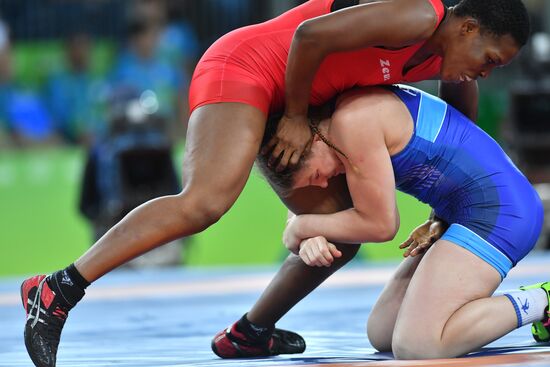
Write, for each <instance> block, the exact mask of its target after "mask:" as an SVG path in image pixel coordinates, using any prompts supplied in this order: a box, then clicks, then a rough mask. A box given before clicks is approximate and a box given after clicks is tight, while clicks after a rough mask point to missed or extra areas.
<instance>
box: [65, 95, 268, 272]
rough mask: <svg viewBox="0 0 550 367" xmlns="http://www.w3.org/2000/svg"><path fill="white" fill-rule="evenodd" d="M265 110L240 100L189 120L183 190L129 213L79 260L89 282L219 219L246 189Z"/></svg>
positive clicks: (200, 110)
mask: <svg viewBox="0 0 550 367" xmlns="http://www.w3.org/2000/svg"><path fill="white" fill-rule="evenodd" d="M265 119H266V117H265V116H264V114H263V113H262V112H261V111H260V110H258V109H256V108H254V107H251V106H248V105H245V104H240V103H219V104H211V105H206V106H203V107H200V108H198V109H196V110H195V111H194V112H193V113H192V115H191V117H190V119H189V130H188V133H187V141H186V147H185V156H184V161H183V190H182V192H181V193H180V194H179V195H173V196H165V197H161V198H158V199H154V200H151V201H149V202H147V203H145V204H143V205H141V206H139V207H138V208H136V209H134V210H133V211H132V212H130V213H129V214H128V215H127V216H126V217H125V218H124V219H123V220H122V221H120V222H119V223H118V224H116V225H115V226H114V227H113V228H112V229H111V230H110V231H108V232H107V233H106V234H105V235H104V236H103V237H102V238H101V239H99V240H98V241H97V242H96V244H95V245H94V246H92V247H91V248H90V249H89V250H88V251H87V252H86V253H85V254H84V255H83V256H82V257H81V258H79V259H78V260H77V262H76V263H75V265H76V267H77V269H78V270H79V271H80V273H81V274H82V275H83V276H84V278H86V279H87V280H88V281H90V282H91V281H94V280H96V279H97V278H99V277H100V276H102V275H103V274H105V273H107V272H108V271H110V270H112V269H113V268H115V267H117V266H119V265H121V264H123V263H124V262H126V261H128V260H131V259H132V258H134V257H136V256H139V255H141V254H143V253H145V252H147V251H149V250H151V249H153V248H155V247H158V246H160V245H162V244H164V243H166V242H169V241H172V240H174V239H176V238H180V237H183V236H189V235H192V234H195V233H197V232H200V231H202V230H204V229H206V228H207V227H209V226H210V225H211V224H213V223H215V222H216V221H217V220H218V219H219V218H220V217H221V216H222V215H223V214H224V213H225V212H226V211H227V210H228V209H229V208H230V207H231V206H232V205H233V203H234V202H235V200H236V199H237V197H238V196H239V194H240V192H241V191H242V189H243V187H244V185H245V183H246V180H247V179H248V176H249V173H250V170H251V168H252V165H253V163H254V159H255V157H256V155H257V153H258V150H259V146H260V142H261V139H262V136H263V132H264V127H265Z"/></svg>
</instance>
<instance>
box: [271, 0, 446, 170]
mask: <svg viewBox="0 0 550 367" xmlns="http://www.w3.org/2000/svg"><path fill="white" fill-rule="evenodd" d="M437 21H438V17H437V14H436V12H435V10H434V9H433V7H432V5H431V4H430V2H429V1H428V0H386V1H377V2H372V3H368V4H362V5H357V6H352V7H349V8H346V9H342V10H340V11H336V12H334V13H331V14H327V15H324V16H320V17H317V18H312V19H309V20H307V21H305V22H303V23H302V24H301V25H300V26H299V27H298V29H297V30H296V32H295V34H294V38H293V40H292V44H291V47H290V51H289V56H288V62H287V69H286V74H285V85H286V87H285V88H286V105H285V113H284V116H283V118H282V119H281V122H280V123H279V127H278V132H277V134H276V136H275V137H273V138H272V139H271V141H270V142H269V144H268V147H267V149H266V150H264V153H267V151H271V149H272V148H274V149H273V151H271V157H272V160H273V161H276V160H280V163H279V166H280V169H283V168H285V167H286V166H287V164H288V163H289V162H290V164H295V163H297V162H298V159H299V158H300V156H301V154H302V152H303V151H304V149H306V144H307V138H308V137H309V136H310V135H309V130H308V128H307V111H308V105H309V96H310V91H311V86H312V83H313V80H314V78H315V74H316V73H317V70H318V69H319V66H320V65H321V63H322V62H323V60H324V59H325V57H326V56H327V55H329V54H331V53H333V52H342V51H351V50H357V49H361V48H365V47H371V46H382V47H388V48H400V47H405V46H410V45H412V44H415V43H417V42H420V41H423V40H425V39H427V38H429V37H430V36H431V35H432V34H433V33H434V31H435V29H436V26H437ZM298 137H300V138H298ZM279 140H280V141H281V142H279ZM298 140H300V141H298ZM300 145H301V146H300ZM280 157H282V158H280Z"/></svg>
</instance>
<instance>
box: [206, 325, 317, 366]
mask: <svg viewBox="0 0 550 367" xmlns="http://www.w3.org/2000/svg"><path fill="white" fill-rule="evenodd" d="M237 323H238V322H236V323H234V324H233V325H232V326H231V327H228V328H227V329H224V330H222V331H220V332H219V333H218V334H216V336H215V337H214V339H213V340H212V351H213V352H214V353H215V354H216V355H217V356H218V357H220V358H224V359H227V358H251V357H270V356H276V355H279V354H296V353H303V352H304V351H305V350H306V342H305V340H304V338H302V337H301V336H300V335H298V334H296V333H293V332H292V331H288V330H282V329H274V330H273V334H272V335H271V337H270V338H269V339H268V340H267V341H266V342H261V343H258V342H255V341H253V340H251V339H250V338H249V337H247V336H246V335H245V334H244V333H242V332H241V331H239V329H238V327H237Z"/></svg>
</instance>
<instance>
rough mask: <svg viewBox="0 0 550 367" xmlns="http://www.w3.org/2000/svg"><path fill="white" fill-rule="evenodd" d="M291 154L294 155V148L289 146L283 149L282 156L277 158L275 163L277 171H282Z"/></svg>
mask: <svg viewBox="0 0 550 367" xmlns="http://www.w3.org/2000/svg"><path fill="white" fill-rule="evenodd" d="M293 155H295V154H294V150H292V149H290V148H287V149H285V150H283V156H282V158H281V159H280V160H279V164H278V165H277V168H276V169H275V170H276V171H277V172H281V171H284V170H285V168H286V167H287V166H288V163H289V161H290V159H291V158H292V156H293Z"/></svg>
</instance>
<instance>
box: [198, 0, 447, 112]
mask: <svg viewBox="0 0 550 367" xmlns="http://www.w3.org/2000/svg"><path fill="white" fill-rule="evenodd" d="M333 1H334V0H309V1H308V2H306V3H304V4H302V5H300V6H298V7H295V8H293V9H291V10H289V11H287V12H286V13H284V14H282V15H280V16H278V17H277V18H274V19H271V20H269V21H267V22H264V23H260V24H255V25H251V26H248V27H244V28H239V29H236V30H234V31H232V32H230V33H228V34H226V35H224V36H223V37H221V38H220V39H218V40H217V41H216V42H214V44H213V45H212V46H210V48H209V49H208V50H207V51H206V52H205V54H204V55H203V56H202V58H201V59H200V61H199V63H198V64H197V67H196V68H195V72H194V73H193V78H192V80H191V87H190V90H189V107H190V111H193V110H194V109H195V108H197V107H200V106H204V105H206V104H210V103H218V102H241V103H246V104H249V105H252V106H255V107H257V108H259V109H260V110H261V111H263V112H264V113H265V114H269V113H271V112H276V111H280V110H282V109H283V107H284V102H285V70H286V64H287V58H288V52H289V49H290V44H291V42H292V37H293V36H294V32H295V31H296V28H297V27H298V25H300V23H302V22H303V21H304V20H307V19H311V18H314V17H318V16H321V15H324V14H328V13H330V8H331V5H332V3H333ZM429 1H430V3H431V4H432V6H433V7H434V9H435V12H436V14H437V16H438V22H437V25H438V26H439V23H440V22H441V20H442V19H443V17H444V14H445V10H444V5H443V4H442V0H429ZM423 44H424V42H421V43H418V44H415V45H412V46H409V47H404V48H402V49H399V50H387V49H382V48H377V47H368V48H363V49H360V50H357V51H351V52H339V53H333V54H330V55H329V56H327V57H326V58H325V60H324V61H323V63H322V64H321V66H320V68H319V70H318V71H317V74H316V76H315V79H314V81H313V85H312V89H311V96H310V104H312V105H320V104H323V103H324V102H326V101H328V100H330V99H331V98H332V97H334V96H335V95H336V94H338V93H340V92H343V91H345V90H347V89H350V88H353V87H356V86H367V85H377V84H395V83H401V82H416V81H420V80H426V79H430V78H433V77H434V76H436V75H438V74H439V71H440V68H441V58H440V57H439V56H432V57H431V58H429V59H428V60H426V61H424V62H423V63H422V64H420V65H418V66H416V67H414V68H413V69H411V70H409V71H408V72H407V73H406V74H405V75H403V74H402V70H403V66H404V65H405V64H406V62H407V61H408V60H409V59H410V58H411V57H412V56H413V55H414V54H415V52H416V51H418V49H420V48H421V47H422V45H423Z"/></svg>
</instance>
